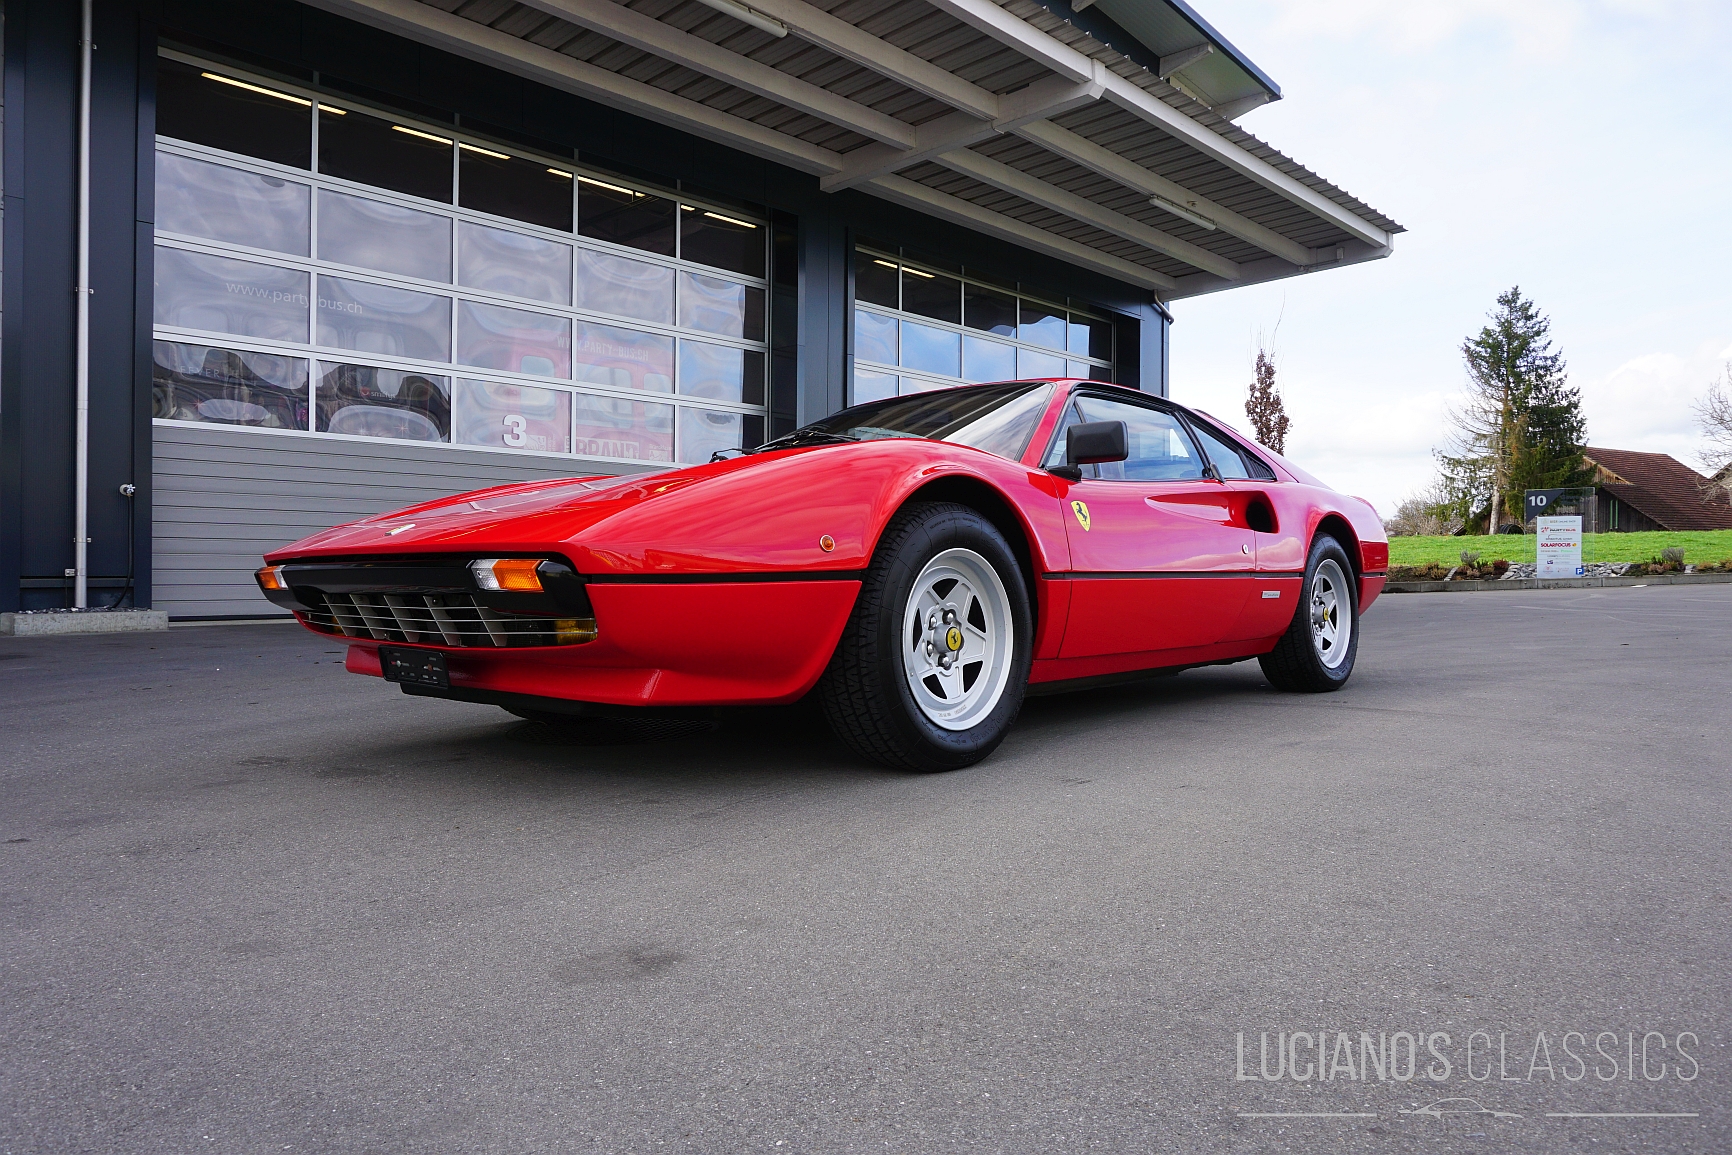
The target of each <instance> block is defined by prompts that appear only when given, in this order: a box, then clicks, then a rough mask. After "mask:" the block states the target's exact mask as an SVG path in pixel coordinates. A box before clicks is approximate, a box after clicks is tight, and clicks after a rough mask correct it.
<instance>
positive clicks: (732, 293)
mask: <svg viewBox="0 0 1732 1155" xmlns="http://www.w3.org/2000/svg"><path fill="white" fill-rule="evenodd" d="M680 324H681V325H684V326H685V327H686V328H688V329H697V330H700V331H701V332H705V333H717V334H720V335H721V336H723V337H744V338H746V339H747V340H750V341H761V340H763V339H764V290H762V289H754V288H750V287H749V286H746V285H740V284H736V283H734V282H733V281H724V280H722V279H721V278H719V277H699V276H696V275H694V274H692V273H681V274H680Z"/></svg>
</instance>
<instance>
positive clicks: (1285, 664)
mask: <svg viewBox="0 0 1732 1155" xmlns="http://www.w3.org/2000/svg"><path fill="white" fill-rule="evenodd" d="M1358 655H1359V593H1358V588H1357V586H1356V585H1355V583H1354V580H1353V563H1351V562H1350V561H1348V560H1347V551H1346V550H1344V549H1342V548H1341V543H1339V542H1337V541H1336V540H1335V539H1334V538H1333V537H1330V536H1329V535H1328V534H1318V535H1317V537H1316V538H1315V539H1313V541H1312V542H1311V554H1310V556H1309V557H1308V558H1306V562H1305V584H1304V585H1303V586H1301V587H1300V591H1299V608H1298V610H1297V611H1296V612H1295V613H1294V614H1293V621H1292V623H1291V624H1290V625H1289V626H1288V627H1287V632H1286V633H1285V634H1283V635H1282V636H1281V640H1280V641H1279V642H1278V643H1276V645H1275V648H1274V649H1273V650H1271V651H1270V652H1269V653H1267V654H1264V655H1263V656H1262V657H1261V658H1259V659H1257V660H1258V662H1259V663H1260V664H1261V665H1262V667H1263V676H1264V677H1266V678H1268V679H1269V684H1270V685H1271V686H1274V687H1275V688H1276V689H1277V690H1298V691H1300V692H1302V693H1310V694H1319V693H1326V692H1327V691H1330V690H1339V689H1340V688H1341V687H1342V686H1345V685H1346V684H1347V679H1348V677H1349V676H1351V675H1352V673H1353V662H1354V659H1355V658H1357V657H1358Z"/></svg>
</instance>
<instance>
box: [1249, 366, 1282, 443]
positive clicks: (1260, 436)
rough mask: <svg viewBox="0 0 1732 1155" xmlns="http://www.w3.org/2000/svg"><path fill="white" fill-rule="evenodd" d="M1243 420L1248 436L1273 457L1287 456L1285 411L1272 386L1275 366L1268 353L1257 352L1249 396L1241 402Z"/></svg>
mask: <svg viewBox="0 0 1732 1155" xmlns="http://www.w3.org/2000/svg"><path fill="white" fill-rule="evenodd" d="M1245 416H1247V417H1249V418H1250V419H1251V433H1252V435H1253V436H1254V437H1256V438H1257V441H1258V443H1259V444H1261V445H1267V446H1268V447H1269V448H1270V449H1273V450H1274V451H1275V452H1276V453H1286V452H1287V426H1288V425H1289V424H1290V422H1289V420H1288V417H1287V407H1286V406H1285V405H1283V404H1281V392H1280V390H1279V389H1277V388H1276V386H1275V362H1274V361H1273V360H1271V359H1270V357H1269V353H1268V350H1266V349H1262V348H1259V349H1258V350H1257V374H1256V380H1254V381H1252V382H1251V396H1250V397H1248V398H1247V399H1246V401H1245Z"/></svg>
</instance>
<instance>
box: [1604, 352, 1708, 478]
mask: <svg viewBox="0 0 1732 1155" xmlns="http://www.w3.org/2000/svg"><path fill="white" fill-rule="evenodd" d="M1728 361H1732V345H1726V344H1725V342H1724V339H1723V338H1722V339H1717V340H1712V341H1704V342H1702V343H1701V344H1700V345H1698V346H1697V348H1696V350H1695V351H1694V352H1693V353H1690V354H1687V355H1679V354H1677V353H1664V352H1661V353H1644V354H1642V355H1641V356H1638V357H1632V358H1630V359H1629V360H1627V361H1625V362H1623V363H1622V364H1620V365H1618V366H1616V367H1615V368H1613V369H1612V370H1611V371H1610V372H1608V373H1604V374H1601V375H1600V376H1599V377H1597V378H1590V379H1587V380H1578V381H1577V384H1578V386H1579V388H1580V389H1581V391H1582V411H1583V412H1584V413H1585V414H1586V416H1587V419H1588V440H1589V441H1590V442H1591V443H1592V444H1594V445H1599V446H1603V447H1605V448H1607V449H1636V450H1641V451H1643V452H1646V453H1670V454H1671V455H1672V456H1673V457H1676V458H1677V459H1678V460H1680V461H1683V462H1685V463H1686V464H1694V463H1695V461H1696V457H1697V454H1698V453H1700V452H1701V450H1702V447H1703V438H1702V434H1701V432H1700V430H1698V429H1697V428H1696V419H1695V414H1694V411H1693V408H1692V407H1693V405H1694V403H1695V402H1696V401H1697V400H1698V399H1699V398H1701V397H1702V395H1703V394H1704V393H1706V392H1707V391H1708V385H1709V383H1710V382H1712V381H1714V380H1716V379H1718V378H1720V377H1721V375H1722V374H1723V373H1724V372H1725V371H1726V365H1727V362H1728Z"/></svg>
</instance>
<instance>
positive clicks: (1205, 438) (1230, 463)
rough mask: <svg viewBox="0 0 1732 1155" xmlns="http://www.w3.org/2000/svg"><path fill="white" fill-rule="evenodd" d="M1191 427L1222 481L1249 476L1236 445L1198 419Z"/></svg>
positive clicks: (1243, 458)
mask: <svg viewBox="0 0 1732 1155" xmlns="http://www.w3.org/2000/svg"><path fill="white" fill-rule="evenodd" d="M1191 428H1192V429H1194V430H1195V431H1196V433H1197V440H1198V441H1201V442H1202V443H1203V452H1205V453H1207V454H1208V455H1209V461H1210V463H1211V464H1213V465H1214V467H1215V472H1217V473H1219V474H1220V475H1221V480H1222V481H1242V480H1247V479H1249V478H1250V476H1251V471H1250V470H1249V469H1248V468H1246V465H1245V456H1244V454H1242V453H1240V452H1239V449H1238V447H1237V446H1235V445H1234V444H1233V443H1232V442H1230V441H1228V440H1227V439H1226V438H1224V437H1222V436H1220V435H1219V434H1217V433H1216V432H1215V431H1214V430H1213V429H1210V428H1209V427H1208V426H1207V425H1204V424H1203V423H1202V422H1200V421H1193V422H1192V423H1191Z"/></svg>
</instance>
